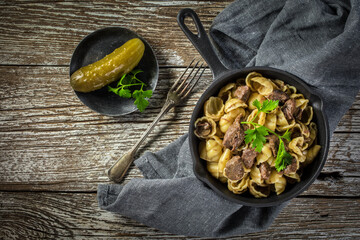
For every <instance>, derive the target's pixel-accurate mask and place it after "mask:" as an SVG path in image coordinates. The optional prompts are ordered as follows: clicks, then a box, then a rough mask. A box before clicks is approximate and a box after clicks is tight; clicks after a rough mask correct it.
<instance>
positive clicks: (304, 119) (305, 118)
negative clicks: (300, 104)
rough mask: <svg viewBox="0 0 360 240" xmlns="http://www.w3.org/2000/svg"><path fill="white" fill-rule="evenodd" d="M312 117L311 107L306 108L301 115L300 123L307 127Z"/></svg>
mask: <svg viewBox="0 0 360 240" xmlns="http://www.w3.org/2000/svg"><path fill="white" fill-rule="evenodd" d="M313 115H314V113H313V108H312V107H311V106H307V107H306V108H305V109H304V111H303V113H302V116H301V122H303V123H304V124H305V125H309V124H310V122H311V120H312V119H313Z"/></svg>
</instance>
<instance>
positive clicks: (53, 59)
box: [0, 1, 232, 66]
mask: <svg viewBox="0 0 360 240" xmlns="http://www.w3.org/2000/svg"><path fill="white" fill-rule="evenodd" d="M230 2H232V1H224V2H223V1H216V2H213V1H201V2H198V1H187V2H184V1H116V2H112V1H96V2H84V1H80V2H78V1H69V2H68V1H67V2H62V1H54V2H53V1H49V2H26V1H25V2H23V1H16V2H13V1H11V4H8V3H6V2H1V3H0V16H1V17H0V19H1V21H0V49H1V58H0V64H6V65H8V64H17V65H19V64H20V65H68V64H69V62H70V58H71V55H72V53H73V51H74V49H75V48H76V46H77V44H78V43H79V42H80V41H81V39H82V38H84V37H85V36H86V35H88V34H89V33H91V32H93V31H95V30H97V29H101V28H105V27H113V26H120V27H125V28H130V29H131V30H133V31H135V32H137V33H138V34H140V35H141V36H142V37H143V38H145V39H146V40H147V41H148V42H149V43H150V45H151V46H152V47H153V48H154V51H155V54H156V55H157V58H158V60H159V62H160V64H161V65H177V66H181V65H184V63H185V64H186V63H187V62H189V61H190V59H192V58H193V57H194V56H199V55H198V53H197V52H196V51H195V49H194V48H193V47H192V45H191V43H190V42H189V41H188V40H187V39H186V38H185V35H184V34H183V33H182V31H181V30H180V28H179V27H178V25H177V22H176V16H177V14H178V12H179V10H180V9H181V8H184V7H192V8H193V9H194V10H196V12H197V13H198V14H199V17H200V18H201V19H202V21H203V24H204V27H205V28H206V29H209V27H210V24H211V22H212V20H213V18H214V17H215V16H216V15H217V14H218V13H219V12H220V11H221V10H222V9H224V7H225V6H226V5H228V4H229V3H230Z"/></svg>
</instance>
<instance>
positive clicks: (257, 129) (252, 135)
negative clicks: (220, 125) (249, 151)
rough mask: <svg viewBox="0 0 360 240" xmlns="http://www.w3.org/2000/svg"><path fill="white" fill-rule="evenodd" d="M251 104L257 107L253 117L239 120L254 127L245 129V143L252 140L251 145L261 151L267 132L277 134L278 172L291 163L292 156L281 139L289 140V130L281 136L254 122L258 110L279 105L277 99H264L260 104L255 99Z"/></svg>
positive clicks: (269, 110)
mask: <svg viewBox="0 0 360 240" xmlns="http://www.w3.org/2000/svg"><path fill="white" fill-rule="evenodd" d="M253 105H254V106H255V107H256V108H257V109H258V112H257V113H256V115H255V116H254V117H253V119H251V121H250V122H241V124H250V125H252V126H253V127H254V129H248V130H246V131H245V134H246V135H245V143H246V144H248V143H250V142H252V147H253V148H255V151H257V152H261V150H262V148H263V146H264V143H266V138H265V136H267V135H269V132H270V133H272V134H274V135H275V136H277V137H278V138H279V149H278V152H277V155H276V160H275V168H276V170H277V171H278V172H280V171H282V170H284V169H285V168H286V166H288V165H290V164H291V161H292V158H293V157H292V156H291V155H290V154H289V153H288V152H286V149H285V144H284V141H283V139H286V140H288V141H291V138H290V136H291V132H289V130H286V132H285V133H284V134H283V135H282V136H281V135H279V134H277V133H275V132H274V131H272V130H270V129H269V128H267V127H265V126H262V125H260V124H258V123H255V122H254V120H255V119H256V118H257V116H258V115H259V114H260V112H264V113H270V112H271V111H273V110H274V109H275V108H276V107H277V106H278V105H279V101H278V100H276V101H272V100H265V101H264V102H263V103H262V104H261V103H260V102H259V101H258V100H257V99H256V100H255V101H254V102H253Z"/></svg>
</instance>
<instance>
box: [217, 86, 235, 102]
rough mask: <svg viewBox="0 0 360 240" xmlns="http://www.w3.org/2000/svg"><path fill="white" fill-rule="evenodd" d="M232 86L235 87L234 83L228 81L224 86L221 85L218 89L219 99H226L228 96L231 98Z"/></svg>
mask: <svg viewBox="0 0 360 240" xmlns="http://www.w3.org/2000/svg"><path fill="white" fill-rule="evenodd" d="M233 88H236V84H235V83H229V84H226V85H225V86H224V87H222V88H221V89H220V91H219V94H218V97H220V98H221V99H223V100H224V99H226V100H228V98H229V97H230V98H231V90H232V89H233Z"/></svg>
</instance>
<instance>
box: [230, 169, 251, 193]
mask: <svg viewBox="0 0 360 240" xmlns="http://www.w3.org/2000/svg"><path fill="white" fill-rule="evenodd" d="M249 180H250V178H249V175H248V174H246V175H245V176H244V177H243V178H242V179H241V180H240V181H231V180H228V189H229V190H230V191H232V192H233V193H235V194H241V193H244V192H245V191H246V190H247V188H248V186H249Z"/></svg>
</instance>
